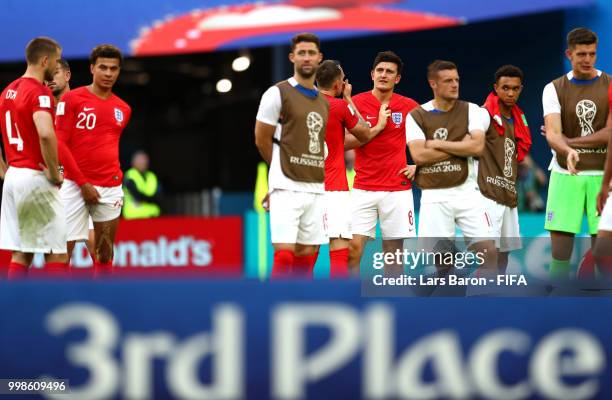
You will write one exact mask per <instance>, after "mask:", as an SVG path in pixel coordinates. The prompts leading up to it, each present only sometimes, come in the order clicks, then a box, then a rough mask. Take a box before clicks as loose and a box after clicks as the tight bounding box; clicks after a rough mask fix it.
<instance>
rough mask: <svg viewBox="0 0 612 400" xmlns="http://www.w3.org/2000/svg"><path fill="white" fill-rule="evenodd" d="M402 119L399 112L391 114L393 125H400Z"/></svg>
mask: <svg viewBox="0 0 612 400" xmlns="http://www.w3.org/2000/svg"><path fill="white" fill-rule="evenodd" d="M403 119H404V117H403V116H402V113H401V112H394V113H391V120H392V121H393V123H394V124H395V125H399V124H401V123H402V120H403Z"/></svg>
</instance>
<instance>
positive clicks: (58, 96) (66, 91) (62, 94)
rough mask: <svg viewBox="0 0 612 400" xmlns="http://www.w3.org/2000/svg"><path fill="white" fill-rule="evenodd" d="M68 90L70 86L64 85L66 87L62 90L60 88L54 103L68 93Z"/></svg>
mask: <svg viewBox="0 0 612 400" xmlns="http://www.w3.org/2000/svg"><path fill="white" fill-rule="evenodd" d="M69 91H70V86H68V85H66V87H65V88H64V90H62V91H61V92H60V93H58V95H57V96H54V97H55V103H56V104H57V102H58V101H60V100H61V99H62V97H63V96H64V95H65V94H66V93H68V92H69Z"/></svg>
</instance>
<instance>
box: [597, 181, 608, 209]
mask: <svg viewBox="0 0 612 400" xmlns="http://www.w3.org/2000/svg"><path fill="white" fill-rule="evenodd" d="M608 190H609V188H608V187H606V185H604V186H602V187H601V191H600V192H599V194H598V195H597V215H599V216H601V213H602V212H603V209H604V206H605V205H606V200H608Z"/></svg>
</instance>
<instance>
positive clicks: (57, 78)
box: [47, 58, 95, 262]
mask: <svg viewBox="0 0 612 400" xmlns="http://www.w3.org/2000/svg"><path fill="white" fill-rule="evenodd" d="M71 76H72V73H71V71H70V64H68V61H66V60H65V59H63V58H60V59H59V60H57V68H56V69H55V74H53V79H52V80H50V81H48V82H47V86H48V87H49V89H51V91H52V92H53V97H55V104H60V100H61V98H62V96H64V94H66V93H68V92H69V91H70V78H71ZM58 146H59V147H58V149H59V157H60V161H61V163H62V165H63V166H64V168H65V170H66V174H67V175H72V176H73V177H77V176H81V178H80V179H79V178H73V179H76V181H77V182H78V184H79V185H82V184H84V183H85V182H86V179H85V177H83V176H82V175H79V169H78V166H76V164H74V158H73V157H72V154H71V153H70V152H69V151H68V150H67V148H66V147H65V145H64V144H63V142H59V143H58ZM61 193H63V192H61V191H60V194H61ZM88 224H89V233H88V238H87V240H86V241H85V245H86V246H87V251H89V255H90V256H91V257H92V259H93V255H94V243H95V234H94V227H93V221H92V219H91V216H90V217H89V222H88ZM74 240H75V239H74V238H72V237H71V236H70V232H68V262H69V261H70V257H71V255H72V250H73V249H74Z"/></svg>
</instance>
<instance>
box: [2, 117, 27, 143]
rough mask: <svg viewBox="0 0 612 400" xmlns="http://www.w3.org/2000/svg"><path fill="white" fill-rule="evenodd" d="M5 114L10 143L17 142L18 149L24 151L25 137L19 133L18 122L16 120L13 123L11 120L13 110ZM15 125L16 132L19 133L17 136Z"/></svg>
mask: <svg viewBox="0 0 612 400" xmlns="http://www.w3.org/2000/svg"><path fill="white" fill-rule="evenodd" d="M4 115H5V122H6V135H7V136H8V141H9V144H16V145H17V151H23V139H22V138H21V135H20V134H19V127H17V123H16V122H15V123H14V124H13V122H12V120H11V111H10V110H9V111H7V112H6V113H5V114H4ZM13 125H15V132H16V133H17V136H16V137H14V136H13Z"/></svg>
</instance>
